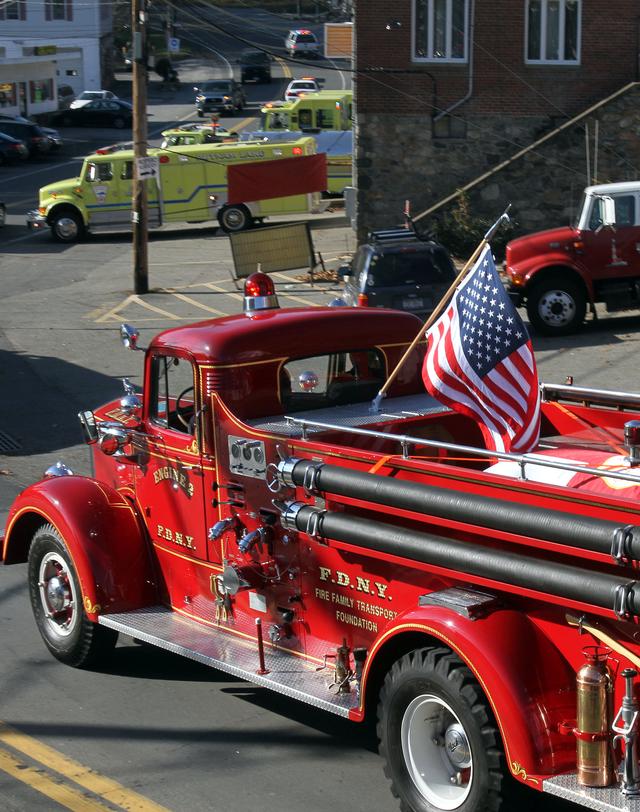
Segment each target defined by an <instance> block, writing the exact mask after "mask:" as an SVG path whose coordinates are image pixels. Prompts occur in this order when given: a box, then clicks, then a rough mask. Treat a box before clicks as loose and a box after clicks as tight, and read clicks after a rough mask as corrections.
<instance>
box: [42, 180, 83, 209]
mask: <svg viewBox="0 0 640 812" xmlns="http://www.w3.org/2000/svg"><path fill="white" fill-rule="evenodd" d="M79 185H80V179H79V178H67V180H59V181H56V182H55V183H49V184H47V186H42V187H41V188H40V202H41V203H43V202H44V201H45V200H51V198H53V199H54V200H55V198H56V197H64V198H81V197H82V193H81V192H74V189H76V188H78V186H79Z"/></svg>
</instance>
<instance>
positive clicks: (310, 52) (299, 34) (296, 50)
mask: <svg viewBox="0 0 640 812" xmlns="http://www.w3.org/2000/svg"><path fill="white" fill-rule="evenodd" d="M284 47H285V48H286V49H287V53H288V54H289V56H292V57H293V56H320V43H319V42H318V39H317V37H316V35H315V34H314V33H313V31H309V30H308V29H307V28H296V29H294V30H293V31H289V34H288V35H287V38H286V40H285V41H284Z"/></svg>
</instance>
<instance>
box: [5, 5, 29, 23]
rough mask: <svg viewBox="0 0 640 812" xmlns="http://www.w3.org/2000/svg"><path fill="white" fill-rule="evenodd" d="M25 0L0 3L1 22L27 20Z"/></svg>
mask: <svg viewBox="0 0 640 812" xmlns="http://www.w3.org/2000/svg"><path fill="white" fill-rule="evenodd" d="M26 5H27V4H26V2H25V0H7V2H5V3H0V20H26V18H27V13H26Z"/></svg>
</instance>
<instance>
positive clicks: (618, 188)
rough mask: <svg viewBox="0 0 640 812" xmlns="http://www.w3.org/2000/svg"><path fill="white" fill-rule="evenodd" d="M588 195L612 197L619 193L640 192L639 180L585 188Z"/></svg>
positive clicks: (600, 184)
mask: <svg viewBox="0 0 640 812" xmlns="http://www.w3.org/2000/svg"><path fill="white" fill-rule="evenodd" d="M584 191H585V194H588V195H612V194H620V193H621V192H638V191H640V180H628V181H623V182H622V183H599V184H598V185H597V186H587V188H586V189H585V190H584Z"/></svg>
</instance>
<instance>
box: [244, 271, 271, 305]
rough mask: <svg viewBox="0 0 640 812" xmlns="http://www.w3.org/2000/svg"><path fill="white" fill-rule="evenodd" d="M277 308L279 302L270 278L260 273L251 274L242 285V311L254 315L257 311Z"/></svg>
mask: <svg viewBox="0 0 640 812" xmlns="http://www.w3.org/2000/svg"><path fill="white" fill-rule="evenodd" d="M279 307H280V302H278V297H277V296H276V289H275V286H274V284H273V280H272V279H271V277H269V276H267V274H266V273H262V271H257V272H256V273H252V274H251V276H250V277H248V278H247V281H246V282H245V283H244V302H243V304H242V309H243V311H244V312H245V313H255V312H256V311H258V310H274V309H275V308H279Z"/></svg>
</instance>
